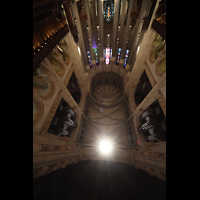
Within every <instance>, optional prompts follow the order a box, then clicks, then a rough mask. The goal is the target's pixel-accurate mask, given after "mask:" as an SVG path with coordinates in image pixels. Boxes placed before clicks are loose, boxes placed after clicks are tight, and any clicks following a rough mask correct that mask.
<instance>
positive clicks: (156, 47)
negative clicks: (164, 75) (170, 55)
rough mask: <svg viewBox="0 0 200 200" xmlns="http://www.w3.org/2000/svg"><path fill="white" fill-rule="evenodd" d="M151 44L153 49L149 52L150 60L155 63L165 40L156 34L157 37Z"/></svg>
mask: <svg viewBox="0 0 200 200" xmlns="http://www.w3.org/2000/svg"><path fill="white" fill-rule="evenodd" d="M151 46H152V49H151V51H150V53H149V61H150V63H154V62H155V61H156V60H157V58H158V56H159V53H160V51H161V50H162V49H163V48H164V46H165V41H163V40H162V39H161V37H159V36H156V38H155V39H154V40H153V42H152V44H151Z"/></svg>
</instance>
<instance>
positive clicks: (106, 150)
mask: <svg viewBox="0 0 200 200" xmlns="http://www.w3.org/2000/svg"><path fill="white" fill-rule="evenodd" d="M111 150H112V145H111V143H110V141H109V140H103V141H102V142H101V143H100V151H101V152H102V153H103V154H107V155H108V154H110V153H111Z"/></svg>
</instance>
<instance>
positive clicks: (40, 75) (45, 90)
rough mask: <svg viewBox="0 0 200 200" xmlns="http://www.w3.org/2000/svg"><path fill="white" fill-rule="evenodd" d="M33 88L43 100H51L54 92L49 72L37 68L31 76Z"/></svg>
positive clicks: (53, 83) (42, 67)
mask: <svg viewBox="0 0 200 200" xmlns="http://www.w3.org/2000/svg"><path fill="white" fill-rule="evenodd" d="M33 88H34V89H35V90H36V91H37V92H38V95H40V96H41V98H42V99H43V100H47V99H49V98H51V97H52V96H53V94H54V92H55V82H54V81H53V80H52V79H51V75H50V73H49V71H48V70H47V69H46V68H45V67H44V66H41V67H38V68H37V69H36V71H35V73H34V75H33Z"/></svg>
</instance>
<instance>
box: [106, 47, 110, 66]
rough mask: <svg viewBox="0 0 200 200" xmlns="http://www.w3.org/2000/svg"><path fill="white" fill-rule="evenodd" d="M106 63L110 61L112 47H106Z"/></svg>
mask: <svg viewBox="0 0 200 200" xmlns="http://www.w3.org/2000/svg"><path fill="white" fill-rule="evenodd" d="M105 63H106V65H108V64H109V63H110V48H109V47H107V48H106V57H105Z"/></svg>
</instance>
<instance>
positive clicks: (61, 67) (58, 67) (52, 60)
mask: <svg viewBox="0 0 200 200" xmlns="http://www.w3.org/2000/svg"><path fill="white" fill-rule="evenodd" d="M47 58H48V59H49V61H50V63H51V64H52V66H53V68H54V69H55V71H56V73H57V74H58V75H59V76H60V77H62V76H63V75H64V73H65V67H64V65H63V64H62V63H60V62H59V61H58V60H57V59H56V58H55V57H54V56H53V54H49V55H48V56H47Z"/></svg>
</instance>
